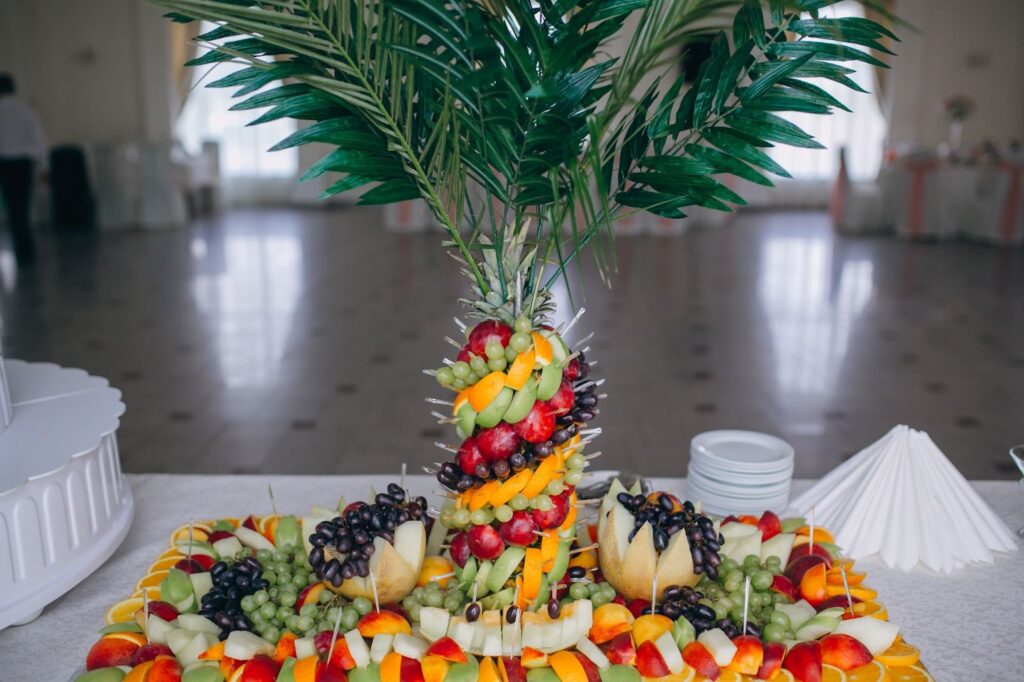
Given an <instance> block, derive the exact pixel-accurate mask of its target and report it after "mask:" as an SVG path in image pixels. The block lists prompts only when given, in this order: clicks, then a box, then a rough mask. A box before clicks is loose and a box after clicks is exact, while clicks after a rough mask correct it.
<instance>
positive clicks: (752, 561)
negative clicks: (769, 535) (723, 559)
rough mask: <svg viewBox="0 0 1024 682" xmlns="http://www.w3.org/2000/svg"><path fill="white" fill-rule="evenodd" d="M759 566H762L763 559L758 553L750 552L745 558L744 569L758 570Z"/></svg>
mask: <svg viewBox="0 0 1024 682" xmlns="http://www.w3.org/2000/svg"><path fill="white" fill-rule="evenodd" d="M759 568H761V560H760V559H759V558H758V557H757V555H756V554H748V555H747V556H745V557H744V558H743V570H744V571H756V570H757V569H759Z"/></svg>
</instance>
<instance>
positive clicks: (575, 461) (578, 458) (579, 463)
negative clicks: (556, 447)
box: [565, 452, 587, 469]
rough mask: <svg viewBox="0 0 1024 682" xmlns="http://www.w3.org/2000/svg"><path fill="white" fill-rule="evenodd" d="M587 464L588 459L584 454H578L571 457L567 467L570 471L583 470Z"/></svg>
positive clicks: (566, 463)
mask: <svg viewBox="0 0 1024 682" xmlns="http://www.w3.org/2000/svg"><path fill="white" fill-rule="evenodd" d="M586 463H587V458H586V457H584V456H583V454H582V453H579V452H576V453H573V454H572V455H569V459H567V460H565V466H567V467H569V468H570V469H582V468H583V465H584V464H586Z"/></svg>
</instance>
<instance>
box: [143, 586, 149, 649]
mask: <svg viewBox="0 0 1024 682" xmlns="http://www.w3.org/2000/svg"><path fill="white" fill-rule="evenodd" d="M142 633H143V634H144V635H146V639H149V592H147V591H146V589H145V588H143V590H142Z"/></svg>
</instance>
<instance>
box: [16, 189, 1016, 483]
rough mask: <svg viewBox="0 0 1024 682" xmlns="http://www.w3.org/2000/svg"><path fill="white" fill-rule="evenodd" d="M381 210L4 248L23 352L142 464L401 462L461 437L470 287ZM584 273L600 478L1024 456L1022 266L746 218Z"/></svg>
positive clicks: (225, 468)
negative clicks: (726, 430)
mask: <svg viewBox="0 0 1024 682" xmlns="http://www.w3.org/2000/svg"><path fill="white" fill-rule="evenodd" d="M380 220H381V215H380V213H379V212H378V211H376V210H373V209H347V210H334V211H315V210H309V211H301V210H265V211H259V212H256V211H251V212H239V213H233V214H229V215H226V216H224V217H222V218H218V219H214V220H209V221H205V222H201V223H199V224H196V225H195V226H193V227H192V228H191V229H188V230H182V231H174V232H161V233H127V234H110V235H103V236H102V237H101V238H87V237H81V236H78V237H76V238H65V239H62V240H59V241H58V240H54V239H53V238H45V239H44V240H43V244H42V252H41V265H40V266H39V267H38V268H37V270H36V271H34V272H31V273H20V274H18V273H17V272H16V271H15V269H14V267H13V265H12V263H11V262H10V258H9V252H6V251H5V252H3V253H2V255H0V256H2V257H0V296H2V313H3V341H4V346H5V349H6V351H5V352H6V354H7V355H9V356H11V357H21V358H25V359H28V360H49V361H54V362H57V363H60V364H63V365H69V366H79V367H83V368H86V369H88V370H89V371H91V372H93V373H96V374H100V375H104V376H107V377H109V378H110V380H111V381H112V383H114V384H115V385H116V386H118V387H120V388H121V389H123V391H124V394H125V399H126V402H127V405H128V412H127V414H126V416H125V417H124V420H123V425H122V428H121V435H120V442H121V447H122V456H123V459H124V464H125V467H126V469H128V470H129V471H172V472H174V471H179V472H185V471H188V472H267V473H317V472H323V473H335V472H345V471H353V472H374V471H397V470H398V469H399V467H400V465H401V463H402V462H408V463H409V464H410V465H411V466H412V465H418V464H421V463H426V462H429V461H432V460H434V459H437V456H436V455H437V452H436V451H435V449H434V448H433V447H432V445H431V443H432V442H433V441H435V440H439V439H441V440H449V441H451V440H452V439H453V438H454V435H453V434H449V433H447V432H442V431H441V430H440V428H439V427H438V426H436V425H435V424H434V423H433V421H432V420H431V418H430V416H429V406H428V405H427V404H426V403H424V402H423V397H424V396H427V395H438V394H439V392H440V389H438V388H437V387H436V385H434V383H433V381H432V380H431V379H430V378H429V377H426V376H424V375H423V374H421V373H420V371H419V370H420V368H423V367H433V366H436V365H437V364H438V363H439V360H440V358H441V357H442V356H443V355H445V354H446V353H447V352H448V351H449V350H450V349H449V347H448V346H447V345H446V344H445V343H444V341H443V340H442V337H443V336H444V335H446V334H453V332H454V331H455V330H454V325H453V324H452V322H451V318H452V316H453V315H457V314H459V313H460V311H459V308H458V307H457V304H456V302H455V299H456V297H457V296H458V295H459V294H461V293H462V286H463V285H462V281H461V280H460V275H459V274H458V273H457V270H456V268H455V266H454V264H453V263H452V262H451V260H450V259H448V258H447V257H446V256H444V255H443V254H442V252H441V250H440V248H439V246H438V241H439V236H438V235H435V234H426V235H394V234H388V233H385V232H383V231H381V230H380V229H379V224H380ZM618 256H619V272H618V275H617V277H616V278H615V280H614V284H615V288H613V289H612V290H611V291H607V290H605V289H603V288H602V286H601V285H600V284H599V283H598V281H597V279H596V277H594V273H593V272H590V270H589V269H587V272H586V273H585V278H584V279H585V282H586V285H585V296H586V307H587V309H588V313H587V315H586V316H585V317H584V320H583V322H581V323H580V324H579V325H578V326H577V327H576V328H575V330H574V331H575V332H579V333H580V334H583V333H586V332H589V331H590V330H591V329H596V330H597V331H598V334H597V336H596V337H595V339H594V341H593V342H592V346H593V351H592V353H591V354H590V356H591V357H592V358H595V359H597V360H598V361H599V364H598V366H597V367H596V368H595V373H597V374H601V375H603V376H606V377H607V379H608V382H607V384H606V389H607V391H608V392H609V393H610V396H611V397H610V398H609V399H608V400H607V402H605V403H603V407H604V411H603V413H602V415H601V417H600V422H599V423H600V425H602V426H603V427H604V428H605V435H604V436H602V439H601V441H600V445H601V450H602V451H603V452H605V453H606V458H605V459H604V462H605V463H606V465H607V466H621V467H631V468H634V469H639V470H642V471H645V472H650V473H652V474H679V475H681V474H682V473H683V472H684V471H685V468H686V460H687V453H688V442H689V439H690V437H691V436H693V435H694V434H695V433H698V432H700V431H704V430H706V429H713V428H722V427H739V428H749V429H757V430H763V431H768V432H772V433H776V434H779V435H781V436H782V437H784V438H786V439H788V440H790V441H791V442H792V443H793V444H794V445H795V446H796V448H797V475H800V476H818V475H821V474H823V473H824V472H825V471H827V470H828V469H830V468H831V467H833V466H835V465H836V464H837V463H838V462H840V461H842V459H843V458H844V457H846V456H848V455H849V454H851V453H853V452H855V451H857V450H858V449H859V448H860V447H862V446H864V445H866V444H868V443H869V442H871V441H872V440H874V439H876V438H877V437H879V436H881V435H882V434H883V433H884V432H885V431H886V430H888V429H889V428H890V427H891V426H892V425H894V424H896V423H901V422H902V423H907V424H910V425H912V426H915V427H917V428H921V429H925V430H927V431H929V432H930V433H931V434H932V436H933V438H935V440H936V442H937V443H938V444H939V445H940V447H942V448H943V449H944V450H945V451H946V453H947V454H948V455H949V456H950V457H951V458H952V459H953V461H954V462H955V463H956V464H957V465H958V466H959V467H960V469H961V470H962V471H963V472H964V473H965V474H966V475H968V476H969V477H973V478H1010V477H1012V476H1013V472H1012V470H1011V469H1010V467H1009V466H1008V464H1009V462H1008V458H1007V457H1006V451H1007V449H1008V448H1009V446H1011V445H1012V444H1014V443H1018V442H1022V441H1024V252H1022V250H1019V249H1018V250H1001V249H996V248H990V247H985V246H975V245H967V244H948V245H934V244H932V245H928V244H906V243H902V242H899V241H897V240H894V239H889V238H877V239H874V238H871V239H869V238H864V239H850V238H842V237H837V236H835V235H834V234H833V233H832V232H831V230H830V228H829V225H828V222H827V219H826V218H825V216H824V215H822V214H818V213H748V214H745V215H741V216H739V217H738V218H736V219H735V220H734V221H733V222H732V223H731V224H729V225H727V226H726V227H723V228H719V229H717V230H708V231H693V232H691V233H690V234H688V235H686V236H684V237H681V238H668V239H660V240H659V239H624V240H621V241H620V242H619V246H618Z"/></svg>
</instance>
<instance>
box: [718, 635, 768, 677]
mask: <svg viewBox="0 0 1024 682" xmlns="http://www.w3.org/2000/svg"><path fill="white" fill-rule="evenodd" d="M732 643H733V644H735V645H736V654H735V655H734V656H733V657H732V661H730V662H729V664H728V665H727V666H726V667H727V668H728V669H729V670H735V671H736V672H738V673H741V674H743V675H755V674H756V673H757V671H758V670H760V669H761V663H763V662H764V648H763V647H762V645H761V640H760V638H758V637H754V636H753V635H740V636H739V637H733V639H732Z"/></svg>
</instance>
